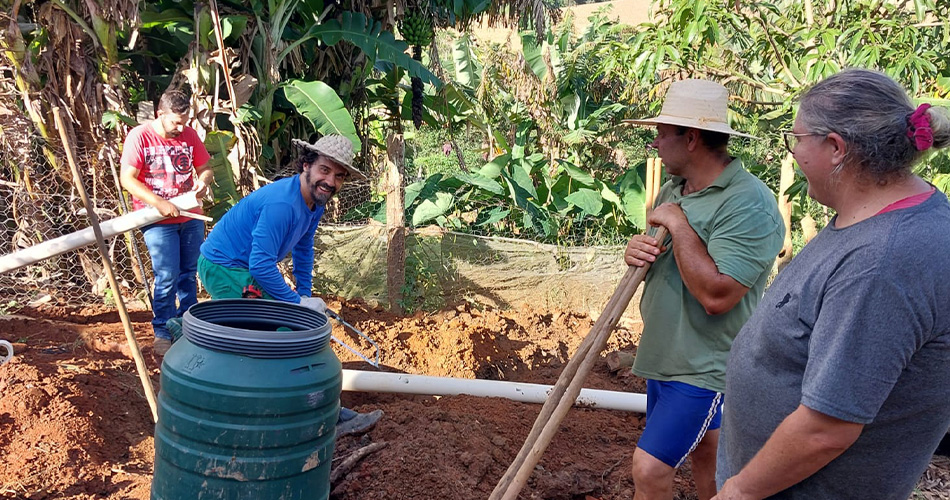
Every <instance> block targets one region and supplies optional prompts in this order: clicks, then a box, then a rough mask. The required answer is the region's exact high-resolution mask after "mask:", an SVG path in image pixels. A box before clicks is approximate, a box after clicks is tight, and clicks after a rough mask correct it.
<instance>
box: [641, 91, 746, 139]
mask: <svg viewBox="0 0 950 500" xmlns="http://www.w3.org/2000/svg"><path fill="white" fill-rule="evenodd" d="M728 116H729V90H728V89H727V88H726V87H724V86H722V85H720V84H718V83H716V82H711V81H709V80H680V81H676V82H673V84H672V85H670V90H669V91H667V93H666V100H664V101H663V109H661V110H660V116H657V117H655V118H649V119H646V120H624V121H625V122H627V123H635V124H637V125H656V124H658V123H663V124H666V125H679V126H681V127H689V128H697V129H701V130H712V131H715V132H722V133H724V134H729V135H738V136H742V137H749V138H752V139H758V137H755V136H753V135H749V134H743V133H742V132H737V131H735V130H733V129H732V127H730V126H729V118H728Z"/></svg>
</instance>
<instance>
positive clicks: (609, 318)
mask: <svg viewBox="0 0 950 500" xmlns="http://www.w3.org/2000/svg"><path fill="white" fill-rule="evenodd" d="M666 235H667V231H666V228H664V227H659V228H657V231H656V234H655V235H654V237H655V238H656V239H658V240H660V241H661V242H662V241H663V240H664V239H665V238H666ZM649 270H650V266H649V265H646V266H643V267H632V266H631V267H630V268H629V269H627V272H626V273H625V274H624V276H623V278H622V279H621V280H620V284H619V285H618V286H617V289H616V291H614V293H613V295H612V296H611V297H610V300H609V301H608V302H607V305H606V307H604V313H603V314H601V316H600V318H598V319H597V322H596V323H594V326H593V327H592V328H591V330H590V332H589V333H588V334H587V337H585V338H584V341H583V342H581V346H580V347H579V348H578V349H577V352H576V353H574V356H573V357H572V358H571V359H570V361H568V363H567V366H566V367H565V368H564V371H562V372H561V376H560V377H559V378H558V381H557V384H556V385H555V386H554V389H552V390H551V393H550V394H549V395H548V398H547V400H546V401H545V402H544V406H543V407H542V408H541V413H540V414H539V415H538V418H537V420H535V422H534V426H533V427H532V428H531V432H530V433H529V434H528V438H527V439H526V440H525V442H524V445H522V447H521V451H519V452H518V456H517V457H515V460H514V461H513V462H512V463H511V465H510V466H509V467H508V470H507V471H505V474H504V475H503V476H502V478H501V479H500V480H499V481H498V484H497V485H495V489H494V490H493V491H492V493H491V496H490V497H489V500H515V499H516V498H517V497H518V493H520V492H521V490H522V489H523V488H524V485H525V483H527V482H528V478H529V477H530V476H531V473H532V472H533V471H534V466H535V465H537V464H538V461H540V460H541V455H542V454H543V453H544V450H545V449H546V448H547V446H548V444H550V442H551V439H552V438H553V437H554V434H555V433H556V432H557V430H558V427H559V425H560V423H561V421H562V420H563V419H564V416H565V415H567V412H568V410H570V409H571V406H573V404H574V401H576V400H577V396H578V394H580V392H581V388H582V387H583V384H584V380H585V379H586V378H587V375H588V374H589V373H590V370H591V368H592V367H593V364H594V362H595V360H597V358H598V356H599V354H600V352H601V351H603V350H604V347H606V346H607V340H608V339H609V338H610V333H611V332H612V331H613V328H614V327H615V326H617V322H618V321H619V320H620V316H621V315H623V312H624V310H625V309H626V308H627V305H628V304H629V303H630V299H632V298H633V295H634V293H635V292H636V291H637V288H638V287H639V286H640V283H641V282H642V281H643V279H644V278H645V277H646V273H647V271H649Z"/></svg>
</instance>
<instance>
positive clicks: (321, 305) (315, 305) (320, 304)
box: [300, 297, 327, 316]
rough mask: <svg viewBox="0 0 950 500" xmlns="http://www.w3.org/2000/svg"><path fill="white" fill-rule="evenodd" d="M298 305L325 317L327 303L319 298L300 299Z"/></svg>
mask: <svg viewBox="0 0 950 500" xmlns="http://www.w3.org/2000/svg"><path fill="white" fill-rule="evenodd" d="M300 305H302V306H304V307H306V308H308V309H313V310H314V311H317V312H318V313H320V314H322V315H324V316H326V314H327V303H326V302H324V301H323V299H321V298H320V297H300Z"/></svg>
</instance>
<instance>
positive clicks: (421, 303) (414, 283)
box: [399, 243, 445, 314]
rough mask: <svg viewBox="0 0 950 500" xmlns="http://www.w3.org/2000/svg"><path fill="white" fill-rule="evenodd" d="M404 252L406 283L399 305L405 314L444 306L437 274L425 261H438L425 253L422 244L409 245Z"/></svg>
mask: <svg viewBox="0 0 950 500" xmlns="http://www.w3.org/2000/svg"><path fill="white" fill-rule="evenodd" d="M410 248H411V251H409V252H406V283H405V285H403V287H402V301H401V302H400V303H399V305H400V306H401V307H402V308H403V310H404V311H405V312H406V314H412V313H415V312H417V311H437V310H439V309H441V308H442V307H443V306H445V300H444V298H443V296H442V291H441V286H440V282H439V274H438V272H436V271H435V270H433V269H432V268H430V267H429V266H428V265H427V264H426V263H427V262H438V259H433V256H431V255H429V256H427V255H426V252H425V249H424V244H423V243H420V244H418V245H415V246H413V247H410Z"/></svg>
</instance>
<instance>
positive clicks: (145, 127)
mask: <svg viewBox="0 0 950 500" xmlns="http://www.w3.org/2000/svg"><path fill="white" fill-rule="evenodd" d="M210 158H211V155H209V154H208V150H207V149H205V145H204V144H203V143H202V142H201V139H200V138H199V137H198V132H196V131H195V129H193V128H191V127H184V129H183V130H182V132H181V134H180V135H179V136H178V137H174V138H172V137H169V138H165V137H162V136H160V135H158V133H156V132H155V129H153V128H152V123H151V122H146V123H143V124H142V125H139V126H137V127H135V128H133V129H132V130H131V131H130V132H129V135H128V136H127V137H126V139H125V147H124V149H123V151H122V165H129V166H132V167H135V168H137V169H139V175H138V180H139V181H141V182H142V184H145V185H146V186H147V187H148V188H149V189H151V190H152V192H153V193H155V194H157V195H158V196H160V197H162V198H164V199H166V200H169V199H171V198H174V197H176V196H178V195H180V194H184V193H187V192H188V191H191V190H193V189H194V186H195V167H200V166H203V165H204V164H205V163H208V160H209V159H210ZM132 206H133V207H134V208H135V209H136V210H138V209H140V208H144V207H147V206H148V204H147V203H145V202H143V201H141V200H139V199H137V198H134V197H133V198H132ZM191 212H194V213H198V214H200V213H202V211H201V206H200V205H199V206H198V208H197V209H195V210H191ZM188 220H189V219H188V218H186V217H175V218H172V219H164V220H162V221H161V222H159V224H180V223H182V222H186V221H188Z"/></svg>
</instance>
